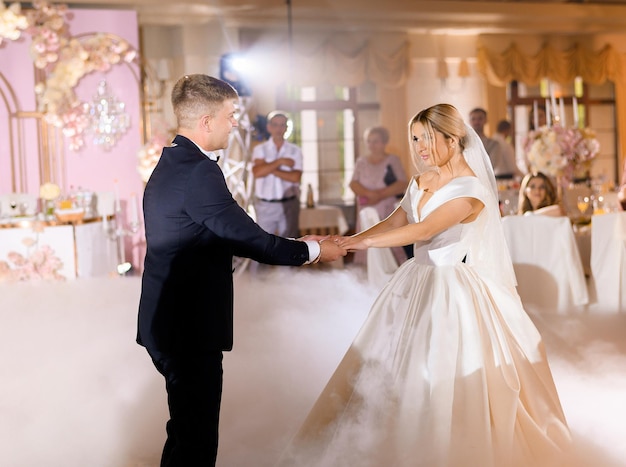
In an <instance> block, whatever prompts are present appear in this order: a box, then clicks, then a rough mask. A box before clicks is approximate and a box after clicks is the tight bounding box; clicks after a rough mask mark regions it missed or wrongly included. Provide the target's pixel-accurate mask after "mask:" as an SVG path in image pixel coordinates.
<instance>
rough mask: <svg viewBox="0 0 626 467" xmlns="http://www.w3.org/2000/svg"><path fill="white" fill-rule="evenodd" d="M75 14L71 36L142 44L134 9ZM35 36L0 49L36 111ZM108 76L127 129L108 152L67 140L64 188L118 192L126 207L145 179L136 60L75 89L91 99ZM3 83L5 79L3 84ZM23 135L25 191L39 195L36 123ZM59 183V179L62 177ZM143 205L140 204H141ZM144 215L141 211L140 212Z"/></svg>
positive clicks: (2, 138) (1, 118) (6, 188)
mask: <svg viewBox="0 0 626 467" xmlns="http://www.w3.org/2000/svg"><path fill="white" fill-rule="evenodd" d="M71 11H72V13H73V15H74V17H73V18H72V19H70V20H69V21H68V24H69V28H70V34H71V35H72V36H78V35H83V34H93V33H110V34H114V35H117V36H120V37H122V38H123V39H125V40H126V41H127V42H129V43H130V44H131V45H132V46H133V47H134V48H135V49H138V47H139V30H138V24H137V15H136V12H134V11H129V10H123V11H121V10H91V9H89V10H79V9H71ZM29 44H30V37H29V36H25V37H24V38H22V39H21V40H20V41H17V42H8V43H7V44H6V45H5V46H4V47H3V48H0V73H1V74H2V75H3V76H4V77H5V78H6V79H7V81H8V82H9V83H10V85H11V86H12V87H13V89H14V90H15V92H16V94H17V95H18V99H19V104H20V107H21V109H22V110H25V111H33V110H35V93H34V66H33V62H32V59H31V57H30V55H29V52H28V46H29ZM103 78H106V80H107V83H108V86H109V90H110V91H111V92H112V94H114V95H115V96H116V97H117V98H118V99H119V100H121V101H122V102H124V103H125V104H126V111H127V112H128V113H129V115H130V117H131V127H130V129H129V130H128V132H127V133H126V134H125V135H124V136H123V137H122V138H121V139H120V140H119V141H118V143H117V144H116V145H115V146H114V147H113V148H112V149H111V150H110V151H108V152H107V151H105V150H104V149H101V148H100V147H98V146H95V145H94V144H93V143H92V142H91V141H89V139H88V138H86V140H85V146H84V147H83V148H82V149H80V150H79V151H78V152H73V151H71V150H69V146H68V144H67V141H65V143H64V144H65V147H66V150H65V171H64V178H65V180H66V182H65V183H64V184H63V185H64V186H62V189H64V190H69V189H70V187H72V186H73V187H74V188H76V187H79V186H80V187H82V188H84V189H87V190H90V191H96V192H97V191H110V192H113V191H115V187H116V183H115V182H116V181H118V183H117V186H118V189H117V191H118V192H119V196H120V198H121V200H122V205H123V206H126V204H127V202H128V200H129V199H131V195H132V194H133V193H135V194H136V195H137V197H138V199H139V200H140V199H141V195H142V192H143V183H142V181H141V178H140V176H139V173H138V171H137V152H138V150H139V149H140V147H141V144H142V139H141V128H142V126H141V97H140V83H139V67H138V65H137V64H132V65H130V66H128V65H127V64H118V65H114V66H113V67H112V68H111V70H110V71H109V72H107V73H106V74H103V73H99V72H94V73H91V74H89V75H86V76H85V77H83V78H82V79H81V81H80V82H79V83H78V85H77V86H76V88H75V92H76V95H77V96H78V98H79V99H81V100H82V101H89V100H91V98H92V97H93V95H94V94H95V93H96V90H97V86H98V83H99V82H100V81H101V80H102V79H103ZM0 86H2V85H1V83H0ZM4 107H5V106H4V105H0V193H7V192H11V191H12V189H11V184H10V165H9V164H10V159H9V151H8V134H7V132H8V127H7V124H6V122H7V120H8V116H7V114H6V110H5V108H4ZM26 123H27V125H26V128H25V131H24V134H21V135H19V137H20V138H21V140H22V141H23V142H24V143H25V155H26V160H27V165H28V167H27V184H26V186H25V189H24V190H23V191H26V192H28V193H31V194H34V195H37V196H38V194H39V186H40V185H41V183H42V182H43V181H46V180H40V178H39V170H38V144H37V134H36V129H35V125H34V121H33V120H31V119H29V120H27V121H26ZM59 182H60V180H59ZM139 209H141V206H139ZM140 216H141V211H140ZM132 243H133V244H137V243H141V235H137V236H135V238H134V239H133V241H132ZM130 244H131V242H130V241H129V242H128V245H127V253H128V254H132V257H133V263H134V265H135V266H136V267H139V266H140V264H141V262H142V256H141V253H140V252H139V250H140V248H134V249H133V250H134V251H132V252H131V251H130V250H131V246H130Z"/></svg>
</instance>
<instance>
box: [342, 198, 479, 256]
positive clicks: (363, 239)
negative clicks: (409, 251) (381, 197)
mask: <svg viewBox="0 0 626 467" xmlns="http://www.w3.org/2000/svg"><path fill="white" fill-rule="evenodd" d="M482 208H483V203H482V202H481V201H479V200H478V199H476V198H455V199H453V200H450V201H448V202H447V203H444V204H442V205H441V206H439V207H438V208H437V209H436V210H434V211H433V212H432V213H430V214H429V215H428V216H426V218H425V219H424V220H423V221H422V222H417V223H415V224H409V223H408V222H407V221H406V214H405V213H404V211H402V214H403V215H404V220H405V222H404V223H400V222H397V221H398V220H399V219H396V218H395V216H396V214H397V210H396V211H394V213H393V214H392V215H391V216H389V217H388V218H387V219H385V220H384V221H382V222H381V223H379V224H376V225H375V226H374V227H372V228H371V229H368V230H365V231H363V232H360V233H358V234H356V235H354V236H352V237H346V238H343V239H341V240H340V241H339V244H340V245H341V246H343V247H344V248H346V249H349V250H364V249H366V248H370V247H375V248H384V247H394V246H403V245H409V244H411V243H415V242H417V241H420V240H428V239H430V238H432V237H433V236H435V235H437V234H438V233H440V232H443V231H444V230H446V229H448V228H450V227H452V226H454V225H456V224H460V223H464V222H470V221H472V220H474V219H475V218H476V216H478V214H479V213H480V211H481V210H482ZM394 221H396V222H394Z"/></svg>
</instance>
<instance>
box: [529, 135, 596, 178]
mask: <svg viewBox="0 0 626 467" xmlns="http://www.w3.org/2000/svg"><path fill="white" fill-rule="evenodd" d="M524 150H525V152H526V157H527V158H528V162H529V163H530V167H531V170H532V171H533V172H543V173H545V174H546V175H550V176H552V177H554V178H561V179H564V180H566V181H570V182H571V181H572V180H574V179H575V178H579V177H584V176H586V175H588V173H589V170H590V169H591V164H592V162H593V159H594V158H595V157H596V156H597V155H598V153H599V152H600V143H599V142H598V140H597V139H596V134H595V132H594V131H593V130H591V129H589V128H575V127H572V128H564V127H562V126H560V125H554V126H551V127H547V126H544V127H541V128H539V129H538V130H534V131H531V132H530V133H529V134H528V136H527V137H526V140H525V142H524Z"/></svg>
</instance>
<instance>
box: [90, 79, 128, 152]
mask: <svg viewBox="0 0 626 467" xmlns="http://www.w3.org/2000/svg"><path fill="white" fill-rule="evenodd" d="M87 105H88V106H89V108H88V113H89V121H90V126H89V129H90V131H91V133H92V134H93V143H94V144H95V145H97V146H101V147H103V148H104V149H105V150H106V151H108V150H110V149H111V148H112V147H113V146H115V144H116V143H117V140H118V139H120V138H121V137H122V135H123V134H124V133H126V131H128V128H129V127H130V116H129V115H128V114H127V113H126V104H124V103H123V102H121V101H119V100H118V99H117V98H116V97H115V96H113V95H112V94H111V93H110V91H109V89H108V87H107V83H106V81H105V80H102V81H100V84H99V85H98V93H97V94H96V95H95V96H94V97H93V100H92V101H91V102H90V103H89V104H87Z"/></svg>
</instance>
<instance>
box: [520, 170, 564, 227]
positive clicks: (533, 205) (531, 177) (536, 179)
mask: <svg viewBox="0 0 626 467" xmlns="http://www.w3.org/2000/svg"><path fill="white" fill-rule="evenodd" d="M517 213H518V214H524V215H529V214H540V215H544V216H554V217H558V216H564V215H565V213H564V212H563V208H562V207H561V205H560V204H559V203H558V199H557V196H556V189H555V188H554V184H553V183H552V182H551V181H550V178H548V177H547V176H546V175H544V174H543V173H541V172H535V173H528V174H526V175H525V176H524V178H523V179H522V184H521V186H520V190H519V203H518V212H517Z"/></svg>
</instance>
